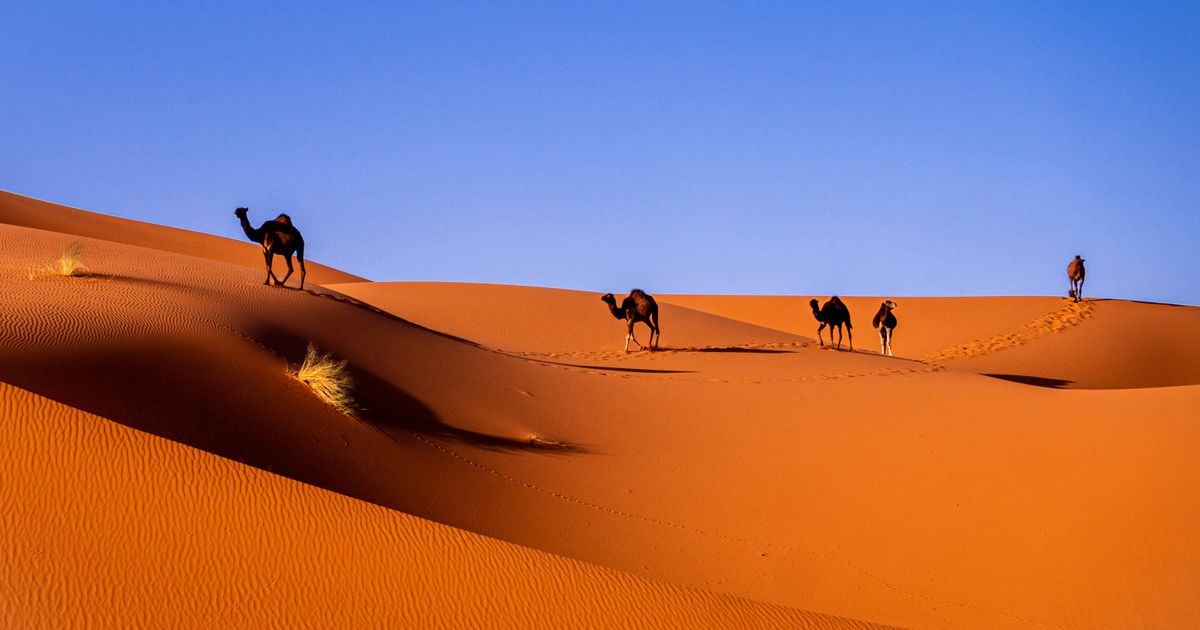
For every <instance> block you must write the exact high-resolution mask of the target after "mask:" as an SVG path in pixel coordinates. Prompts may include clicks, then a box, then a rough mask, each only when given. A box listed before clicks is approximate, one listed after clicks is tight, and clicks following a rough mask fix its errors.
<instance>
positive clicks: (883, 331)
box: [879, 326, 887, 354]
mask: <svg viewBox="0 0 1200 630" xmlns="http://www.w3.org/2000/svg"><path fill="white" fill-rule="evenodd" d="M879 354H887V328H884V327H883V326H880V327H879Z"/></svg>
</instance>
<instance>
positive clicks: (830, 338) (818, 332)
mask: <svg viewBox="0 0 1200 630" xmlns="http://www.w3.org/2000/svg"><path fill="white" fill-rule="evenodd" d="M822 330H825V322H821V325H820V326H817V341H819V342H820V343H821V347H822V348H824V347H825V340H824V339H822V338H821V331H822ZM829 345H831V346H832V345H833V329H832V328H830V329H829Z"/></svg>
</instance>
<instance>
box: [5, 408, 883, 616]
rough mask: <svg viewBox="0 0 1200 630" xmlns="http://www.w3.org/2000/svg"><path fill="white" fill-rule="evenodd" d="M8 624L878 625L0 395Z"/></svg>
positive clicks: (72, 411) (66, 409) (77, 412)
mask: <svg viewBox="0 0 1200 630" xmlns="http://www.w3.org/2000/svg"><path fill="white" fill-rule="evenodd" d="M0 445H3V447H4V449H5V452H6V453H7V454H8V455H7V456H6V457H5V458H4V460H3V465H2V466H0V475H3V477H2V478H3V479H4V481H5V482H4V483H3V484H0V501H2V502H3V504H4V505H5V506H6V508H5V527H4V529H3V532H2V533H0V584H2V585H3V589H4V592H3V597H0V625H3V626H4V627H11V628H36V627H47V628H52V627H57V628H65V627H90V628H99V627H113V628H116V627H130V626H133V625H143V624H145V625H150V626H156V627H176V628H193V627H196V628H198V627H243V628H245V627H287V628H333V627H341V628H346V627H363V628H365V627H380V626H386V627H406V628H416V627H461V628H467V627H510V628H517V627H519V628H564V627H599V626H605V627H679V626H680V625H681V624H682V625H684V626H689V627H735V626H753V627H763V628H770V627H774V628H867V627H871V626H870V624H866V623H861V622H853V621H850V620H845V619H837V618H832V617H827V616H824V615H819V614H815V613H806V612H801V611H796V610H789V609H785V608H781V607H778V606H770V605H766V604H759V603H755V602H750V601H745V600H739V599H735V598H732V597H728V596H723V595H717V594H713V593H708V592H704V591H699V590H695V589H684V588H680V587H677V586H674V585H671V584H667V583H664V582H659V581H653V580H646V579H642V578H636V577H633V576H630V575H629V574H625V573H619V572H617V571H613V570H610V569H605V568H603V567H597V566H594V565H588V564H584V563H581V562H578V561H575V560H570V559H566V558H563V557H561V556H555V555H551V554H547V553H543V552H538V551H534V550H531V549H528V548H525V547H519V546H517V545H512V544H508V543H505V542H502V541H499V540H495V539H492V538H486V537H483V536H478V535H475V534H470V533H467V532H464V531H462V530H458V529H454V528H450V527H446V526H444V525H439V524H436V523H432V522H430V521H426V520H423V519H418V518H415V517H412V516H408V515H406V514H403V513H399V512H395V511H391V510H386V509H382V508H379V507H377V506H373V505H370V504H365V503H361V502H358V501H355V500H353V499H349V498H346V497H343V496H340V495H337V494H333V493H330V492H327V491H323V490H321V489H319V488H314V487H312V486H307V485H304V484H300V483H297V482H295V481H291V480H289V479H285V478H282V477H279V476H276V475H272V474H269V473H267V472H264V471H261V470H258V469H255V468H251V467H248V466H244V465H241V464H238V463H237V462H233V461H229V460H227V459H223V458H220V457H217V456H214V455H211V454H208V453H204V452H202V451H197V450H194V449H191V448H188V447H186V446H182V445H180V444H178V443H175V442H171V441H168V440H163V439H161V438H157V437H154V436H151V435H147V434H145V433H141V432H139V431H134V430H132V429H129V428H126V427H123V426H120V425H118V424H115V423H112V422H109V421H107V420H104V419H102V418H98V417H96V416H93V415H90V414H87V413H84V412H81V411H78V410H75V409H72V408H70V407H66V406H64V405H61V404H59V403H55V402H53V401H50V400H47V399H45V398H41V397H39V396H37V395H35V394H32V393H29V392H26V391H23V390H20V389H17V388H14V387H12V386H9V385H4V384H0Z"/></svg>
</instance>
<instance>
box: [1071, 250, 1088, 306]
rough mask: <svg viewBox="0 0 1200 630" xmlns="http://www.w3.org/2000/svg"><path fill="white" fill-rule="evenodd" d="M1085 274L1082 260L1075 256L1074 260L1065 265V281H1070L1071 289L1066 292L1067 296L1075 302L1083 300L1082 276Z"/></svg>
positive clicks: (1077, 255)
mask: <svg viewBox="0 0 1200 630" xmlns="http://www.w3.org/2000/svg"><path fill="white" fill-rule="evenodd" d="M1086 273H1087V272H1086V270H1085V269H1084V268H1083V259H1082V258H1080V257H1079V254H1076V255H1075V259H1074V260H1072V261H1071V262H1070V263H1067V279H1068V280H1070V281H1071V289H1070V290H1069V291H1067V296H1068V297H1070V298H1073V299H1074V300H1075V301H1076V302H1078V301H1079V300H1082V299H1083V276H1084V275H1085V274H1086Z"/></svg>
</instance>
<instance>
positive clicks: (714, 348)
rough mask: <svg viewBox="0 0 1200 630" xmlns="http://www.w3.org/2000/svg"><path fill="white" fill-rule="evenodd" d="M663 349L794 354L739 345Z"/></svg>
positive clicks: (790, 351) (793, 351)
mask: <svg viewBox="0 0 1200 630" xmlns="http://www.w3.org/2000/svg"><path fill="white" fill-rule="evenodd" d="M663 350H674V351H676V352H717V353H726V352H727V353H731V354H795V353H796V351H795V350H781V349H778V348H744V347H741V346H710V347H705V348H663Z"/></svg>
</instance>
